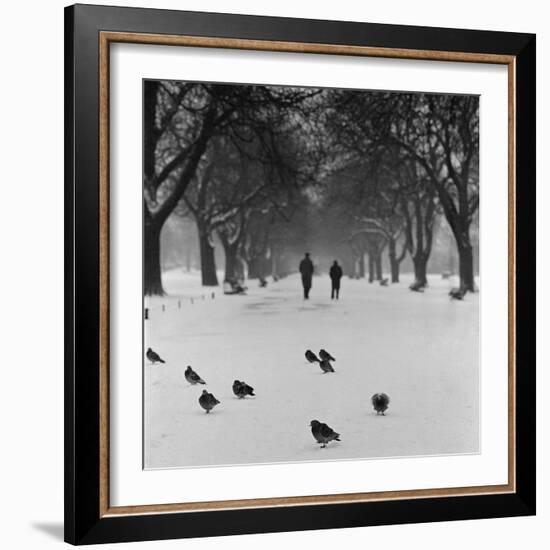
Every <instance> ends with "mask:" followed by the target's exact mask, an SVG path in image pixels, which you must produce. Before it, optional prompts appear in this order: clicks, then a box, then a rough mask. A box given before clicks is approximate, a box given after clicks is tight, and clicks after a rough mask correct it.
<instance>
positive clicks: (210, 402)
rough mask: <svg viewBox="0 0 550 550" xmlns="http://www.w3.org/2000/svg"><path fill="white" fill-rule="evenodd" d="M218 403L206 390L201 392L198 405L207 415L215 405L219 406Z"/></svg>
mask: <svg viewBox="0 0 550 550" xmlns="http://www.w3.org/2000/svg"><path fill="white" fill-rule="evenodd" d="M219 403H220V402H219V401H218V400H217V399H216V398H215V397H214V396H213V395H212V394H211V393H208V392H207V391H206V390H202V394H201V396H200V397H199V405H200V406H201V407H202V408H203V409H204V410H205V411H206V413H207V414H208V413H209V412H210V411H211V410H212V409H213V408H214V407H215V406H216V405H219Z"/></svg>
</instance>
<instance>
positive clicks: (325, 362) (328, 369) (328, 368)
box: [319, 359, 334, 374]
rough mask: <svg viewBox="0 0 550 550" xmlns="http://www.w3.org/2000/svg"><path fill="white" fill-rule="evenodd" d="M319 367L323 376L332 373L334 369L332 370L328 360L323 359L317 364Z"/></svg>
mask: <svg viewBox="0 0 550 550" xmlns="http://www.w3.org/2000/svg"><path fill="white" fill-rule="evenodd" d="M319 366H320V367H321V370H322V371H323V374H326V373H327V372H334V369H333V368H332V365H331V364H330V361H329V360H328V359H323V360H322V361H321V362H320V363H319Z"/></svg>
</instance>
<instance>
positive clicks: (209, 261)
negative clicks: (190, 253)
mask: <svg viewBox="0 0 550 550" xmlns="http://www.w3.org/2000/svg"><path fill="white" fill-rule="evenodd" d="M199 247H200V254H201V276H202V286H218V275H217V274H216V259H215V257H214V247H213V246H212V245H211V244H210V235H208V233H207V232H206V231H201V230H199Z"/></svg>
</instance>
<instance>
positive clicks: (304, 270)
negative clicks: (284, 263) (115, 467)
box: [300, 252, 313, 300]
mask: <svg viewBox="0 0 550 550" xmlns="http://www.w3.org/2000/svg"><path fill="white" fill-rule="evenodd" d="M300 273H301V274H302V286H303V287H304V300H308V299H309V291H310V290H311V279H312V278H313V262H312V261H311V259H310V257H309V252H306V255H305V257H304V259H303V260H302V261H301V262H300Z"/></svg>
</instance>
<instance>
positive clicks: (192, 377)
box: [184, 365, 206, 386]
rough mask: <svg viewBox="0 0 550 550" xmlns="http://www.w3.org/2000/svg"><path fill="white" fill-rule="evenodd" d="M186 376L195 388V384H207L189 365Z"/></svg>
mask: <svg viewBox="0 0 550 550" xmlns="http://www.w3.org/2000/svg"><path fill="white" fill-rule="evenodd" d="M184 376H185V379H186V380H187V381H188V382H189V383H190V384H193V386H194V385H195V384H206V382H205V381H204V380H203V379H202V378H201V377H200V376H199V375H198V374H197V373H196V372H195V371H194V370H193V369H192V368H191V366H190V365H187V368H186V369H185V373H184Z"/></svg>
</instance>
